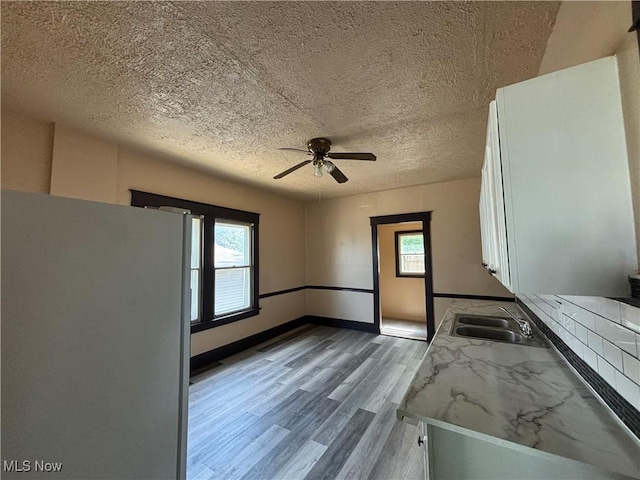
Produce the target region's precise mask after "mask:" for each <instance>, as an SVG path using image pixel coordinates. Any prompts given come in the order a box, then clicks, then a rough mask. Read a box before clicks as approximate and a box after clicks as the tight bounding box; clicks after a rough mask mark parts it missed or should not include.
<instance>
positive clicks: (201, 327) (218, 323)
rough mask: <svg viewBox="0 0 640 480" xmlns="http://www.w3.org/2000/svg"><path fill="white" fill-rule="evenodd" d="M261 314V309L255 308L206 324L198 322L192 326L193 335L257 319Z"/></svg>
mask: <svg viewBox="0 0 640 480" xmlns="http://www.w3.org/2000/svg"><path fill="white" fill-rule="evenodd" d="M259 313H260V309H259V308H253V309H251V310H244V311H242V312H237V313H233V314H231V315H227V316H224V317H218V318H216V319H213V320H208V321H205V322H198V323H193V324H191V333H196V332H202V331H203V330H209V329H210V328H215V327H219V326H221V325H226V324H228V323H233V322H237V321H238V320H244V319H245V318H249V317H255V316H256V315H258V314H259Z"/></svg>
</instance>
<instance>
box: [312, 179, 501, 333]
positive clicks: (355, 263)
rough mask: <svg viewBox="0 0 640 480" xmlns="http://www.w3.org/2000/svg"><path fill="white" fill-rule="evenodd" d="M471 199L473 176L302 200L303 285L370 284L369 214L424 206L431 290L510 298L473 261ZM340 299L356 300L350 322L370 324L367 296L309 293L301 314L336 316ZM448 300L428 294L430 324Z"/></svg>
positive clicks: (475, 235) (477, 259) (475, 191)
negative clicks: (432, 300) (428, 229)
mask: <svg viewBox="0 0 640 480" xmlns="http://www.w3.org/2000/svg"><path fill="white" fill-rule="evenodd" d="M479 196H480V179H470V180H460V181H455V182H447V183H438V184H433V185H423V186H418V187H409V188H402V189H397V190H388V191H384V192H376V193H370V194H365V195H358V196H353V197H346V198H338V199H332V200H326V201H322V203H320V204H318V203H317V202H314V203H308V204H307V205H306V209H305V210H306V242H307V248H306V264H307V285H322V286H332V287H352V288H364V289H372V288H373V264H372V247H371V227H370V217H374V216H381V215H392V214H400V213H412V212H422V211H432V216H431V242H432V259H433V284H434V291H435V292H438V293H455V294H473V295H497V296H510V294H509V292H508V291H507V290H506V289H505V288H504V287H502V285H500V283H499V282H498V281H497V280H495V279H494V278H493V277H490V276H489V275H487V272H486V271H485V270H484V269H483V268H482V265H481V249H480V220H479V214H478V203H479ZM320 292H322V293H320ZM320 296H321V297H322V300H320V298H319V297H320ZM344 298H351V299H352V302H353V303H354V304H356V305H357V312H359V313H358V314H357V315H352V318H350V319H351V320H356V321H359V322H363V323H373V321H374V319H373V316H372V313H371V312H373V295H372V294H362V293H356V292H344V291H341V292H335V291H330V290H322V291H320V290H309V291H307V299H308V300H309V304H308V310H309V311H308V313H309V314H311V315H320V316H336V315H339V314H340V313H341V309H340V308H338V307H336V303H338V302H344V301H345V300H344ZM449 302H450V301H449V300H447V299H440V298H438V299H436V304H435V307H436V312H435V314H436V315H435V316H436V319H435V320H436V324H438V323H439V320H440V319H441V318H442V316H443V315H444V310H446V307H447V306H448V304H449ZM330 313H331V315H330ZM338 318H344V317H343V316H338Z"/></svg>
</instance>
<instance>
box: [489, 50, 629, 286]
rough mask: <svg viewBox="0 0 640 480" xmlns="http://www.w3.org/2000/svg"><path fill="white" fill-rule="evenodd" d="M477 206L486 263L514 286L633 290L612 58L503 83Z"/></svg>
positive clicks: (622, 148) (622, 143) (619, 116)
mask: <svg viewBox="0 0 640 480" xmlns="http://www.w3.org/2000/svg"><path fill="white" fill-rule="evenodd" d="M496 106H497V109H496V108H495V107H496ZM639 134H640V132H639ZM480 210H481V225H482V242H483V246H482V247H483V248H482V252H483V263H485V264H487V268H488V269H489V271H490V272H491V273H493V274H494V275H495V276H496V277H497V278H498V279H499V280H500V281H501V282H502V283H503V284H504V285H505V286H506V287H507V288H509V289H510V290H511V291H512V292H514V293H547V294H566V295H598V296H625V295H628V294H629V283H628V280H627V276H628V275H629V274H632V273H635V271H636V269H637V267H638V259H637V254H636V240H635V230H634V217H633V209H632V202H631V182H630V177H629V164H628V160H627V150H626V142H625V134H624V123H623V116H622V104H621V100H620V87H619V83H618V68H617V62H616V58H615V57H607V58H604V59H601V60H597V61H595V62H590V63H587V64H584V65H579V66H577V67H573V68H569V69H566V70H562V71H559V72H555V73H551V74H549V75H544V76H541V77H537V78H534V79H532V80H528V81H526V82H522V83H518V84H515V85H511V86H508V87H504V88H501V89H499V90H498V91H497V96H496V102H492V104H491V107H490V114H489V126H488V133H487V148H486V151H485V163H484V166H483V169H482V192H481V200H480Z"/></svg>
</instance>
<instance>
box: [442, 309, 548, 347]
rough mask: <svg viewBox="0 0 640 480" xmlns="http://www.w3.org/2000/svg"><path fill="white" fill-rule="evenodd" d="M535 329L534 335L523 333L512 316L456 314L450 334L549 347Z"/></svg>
mask: <svg viewBox="0 0 640 480" xmlns="http://www.w3.org/2000/svg"><path fill="white" fill-rule="evenodd" d="M532 330H533V336H531V337H527V336H526V335H524V334H523V333H522V330H521V328H520V326H519V325H518V323H517V322H516V321H515V320H513V319H511V318H503V317H489V316H484V315H468V314H464V315H461V314H459V315H456V318H455V319H454V321H453V325H452V326H451V332H450V334H451V335H453V336H454V337H466V338H477V339H482V340H491V341H495V342H503V343H511V344H513V345H529V346H533V347H547V342H546V341H545V340H544V339H543V338H542V337H541V335H540V334H539V333H538V332H537V331H536V330H535V329H532Z"/></svg>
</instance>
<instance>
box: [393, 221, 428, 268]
mask: <svg viewBox="0 0 640 480" xmlns="http://www.w3.org/2000/svg"><path fill="white" fill-rule="evenodd" d="M395 236H396V277H424V274H425V268H424V237H423V235H422V230H412V231H408V232H396V235H395Z"/></svg>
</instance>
